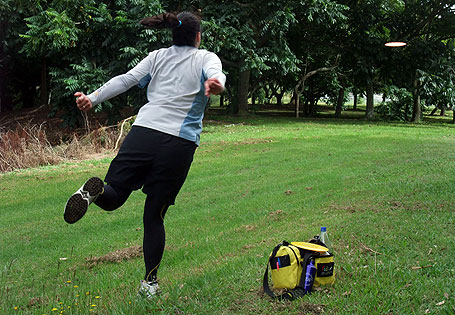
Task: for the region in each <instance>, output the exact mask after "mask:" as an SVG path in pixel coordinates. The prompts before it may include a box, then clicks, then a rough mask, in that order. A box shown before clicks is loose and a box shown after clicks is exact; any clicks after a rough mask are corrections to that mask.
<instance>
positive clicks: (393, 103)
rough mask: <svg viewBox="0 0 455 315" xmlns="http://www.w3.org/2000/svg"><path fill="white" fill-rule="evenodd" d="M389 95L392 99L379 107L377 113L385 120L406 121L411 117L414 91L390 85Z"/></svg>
mask: <svg viewBox="0 0 455 315" xmlns="http://www.w3.org/2000/svg"><path fill="white" fill-rule="evenodd" d="M387 95H390V101H387V102H384V103H381V105H379V106H378V107H377V109H376V110H377V114H378V116H379V117H380V118H382V119H384V120H398V121H406V120H408V119H409V117H408V115H409V108H410V107H411V106H412V93H410V92H409V91H408V90H407V89H405V88H399V87H396V86H393V85H392V86H389V87H388V89H387Z"/></svg>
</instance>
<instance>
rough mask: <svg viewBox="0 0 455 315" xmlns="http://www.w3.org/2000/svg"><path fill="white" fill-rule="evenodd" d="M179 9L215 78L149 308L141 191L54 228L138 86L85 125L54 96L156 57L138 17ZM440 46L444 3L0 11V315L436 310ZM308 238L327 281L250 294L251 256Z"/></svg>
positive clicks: (449, 87) (449, 90)
mask: <svg viewBox="0 0 455 315" xmlns="http://www.w3.org/2000/svg"><path fill="white" fill-rule="evenodd" d="M181 10H190V11H193V12H196V13H198V14H200V15H201V16H202V17H203V23H202V26H203V43H202V48H205V49H208V50H210V51H214V52H215V53H217V55H218V56H220V58H221V60H222V62H223V69H224V71H225V72H226V75H227V78H228V81H227V89H226V92H225V93H224V94H222V95H221V96H220V97H213V98H212V99H211V101H210V104H209V108H208V110H207V113H206V118H205V121H204V126H205V129H204V132H203V135H202V144H201V146H200V148H199V149H198V150H197V153H196V156H195V162H194V164H193V166H192V169H191V172H190V174H189V176H188V180H187V183H186V184H185V185H184V187H183V189H182V192H181V194H180V195H179V197H178V199H177V204H176V205H175V206H174V207H173V208H172V209H171V211H170V212H169V213H168V215H167V219H166V229H167V247H166V251H165V257H164V261H163V266H162V268H161V269H160V277H161V278H162V280H161V285H162V287H163V289H164V291H165V294H164V295H163V296H162V297H161V298H160V299H157V300H156V301H153V302H149V303H148V302H145V301H142V300H140V299H137V297H136V292H137V286H138V284H137V283H138V279H140V277H141V275H142V264H143V263H142V259H141V253H140V244H141V234H142V230H141V216H142V213H141V212H142V207H143V199H144V196H143V195H142V194H141V193H140V192H137V193H135V194H133V195H132V197H131V199H130V200H129V201H128V203H127V204H125V206H124V207H122V209H120V210H118V211H116V212H114V213H104V212H101V211H99V209H98V211H97V209H93V210H91V211H90V212H89V213H88V214H87V218H84V220H83V221H81V222H80V224H76V225H67V224H65V223H64V222H63V220H62V208H63V204H64V202H65V201H66V199H67V198H68V194H69V193H71V192H73V191H74V187H79V186H80V184H81V183H82V182H84V180H85V179H86V178H87V177H88V176H92V175H96V176H100V177H103V176H104V174H105V171H106V170H107V167H108V165H109V162H110V160H111V159H112V157H113V155H114V154H115V152H116V150H117V149H118V145H119V143H121V140H122V139H123V137H124V136H125V133H127V132H128V130H129V128H130V124H131V122H132V120H133V119H134V115H135V113H136V112H137V110H138V109H139V108H140V106H141V105H142V104H144V103H145V101H146V100H145V91H144V90H141V89H139V88H134V89H132V90H131V91H129V92H128V93H125V94H123V95H122V96H119V97H117V98H115V99H113V100H111V101H109V102H105V103H103V104H100V105H99V106H98V107H97V108H96V109H95V110H94V111H92V112H90V113H89V114H87V115H84V114H81V113H80V112H79V111H78V110H77V109H76V107H75V105H74V97H73V94H74V92H76V91H83V92H91V91H93V90H94V89H96V88H97V87H99V86H100V85H101V84H103V83H104V82H105V81H107V80H108V79H109V78H110V77H112V76H114V75H117V74H121V73H124V72H126V71H128V69H130V68H131V67H133V66H134V65H135V64H136V63H137V62H139V61H140V60H141V59H142V58H143V57H145V56H146V55H147V52H149V51H151V50H154V49H158V48H161V47H167V46H169V45H170V41H171V37H170V33H169V32H166V31H154V30H144V29H142V28H141V27H140V25H139V23H138V21H139V20H140V19H141V18H143V17H145V16H150V15H154V14H158V13H161V12H165V11H181ZM454 38H455V12H454V3H453V1H432V0H428V1H409V0H408V1H399V0H388V1H382V0H379V1H328V0H314V1H279V0H278V1H273V2H269V1H142V0H137V1H121V0H118V1H72V0H68V1H57V0H54V1H9V0H6V1H3V2H2V10H1V11H0V40H1V46H0V62H1V64H0V171H1V172H2V173H0V210H1V211H0V224H1V225H0V235H1V236H0V249H1V251H0V268H1V270H0V272H1V277H0V295H1V296H2V298H1V301H0V312H1V313H2V314H3V313H4V314H15V313H19V314H52V313H73V314H85V313H89V312H91V313H98V314H143V313H167V314H212V313H213V314H215V313H217V314H218V313H220V314H227V313H237V314H256V313H266V314H267V313H284V314H319V313H346V314H351V313H359V314H371V313H381V314H382V313H390V314H394V313H405V314H409V313H416V314H424V313H441V314H452V313H454V312H455V306H454V302H453V301H454V298H453V297H454V295H455V287H454V285H453V277H454V273H455V271H454V267H453V266H454V262H455V259H454V258H453V255H452V252H453V248H454V245H455V237H454V234H453V225H454V211H453V209H454V202H453V198H452V190H453V186H454V179H453V172H454V163H453V161H454V158H455V156H454V155H455V153H454V152H453V150H452V148H453V145H454V144H455V143H454V142H455V135H454V132H453V131H454V130H453V128H454V127H453V114H452V112H453V105H454V100H455V90H454V86H453V85H454V77H455V71H454V61H453V57H454V54H455V50H454ZM390 41H403V42H406V44H407V45H406V46H404V47H397V48H390V47H386V46H385V45H384V44H385V43H387V42H390ZM321 226H327V227H328V231H329V235H330V236H331V238H332V241H333V243H334V252H335V259H336V264H337V282H336V284H335V285H334V286H333V287H328V288H323V289H321V290H318V291H316V292H314V293H313V294H312V295H309V296H305V297H304V298H303V299H300V300H298V301H295V302H292V303H283V302H273V301H271V300H269V299H268V298H267V297H265V296H263V294H262V291H261V278H262V273H263V270H264V269H265V264H266V262H267V257H268V254H269V252H270V250H271V249H272V248H273V247H274V246H275V245H276V244H277V243H278V242H280V241H282V240H283V239H286V240H289V241H292V240H308V239H309V238H311V237H312V236H313V235H315V234H317V233H318V231H319V228H320V227H321Z"/></svg>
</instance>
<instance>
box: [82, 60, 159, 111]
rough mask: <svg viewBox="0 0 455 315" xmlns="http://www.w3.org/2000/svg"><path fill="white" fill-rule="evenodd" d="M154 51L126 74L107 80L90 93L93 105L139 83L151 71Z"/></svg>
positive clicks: (89, 96)
mask: <svg viewBox="0 0 455 315" xmlns="http://www.w3.org/2000/svg"><path fill="white" fill-rule="evenodd" d="M151 55H152V53H150V54H149V55H148V56H147V57H145V58H144V59H143V60H142V61H141V62H139V63H138V64H137V65H136V66H135V67H134V68H133V69H131V70H130V71H128V72H127V73H125V74H121V75H118V76H116V77H113V78H112V79H110V80H109V81H107V82H106V83H105V84H104V85H103V86H102V87H100V88H99V89H97V90H96V91H94V92H93V93H91V94H90V95H88V98H89V99H90V100H91V101H92V104H93V105H97V104H99V103H102V102H104V101H107V100H109V99H111V98H113V97H115V96H117V95H119V94H121V93H123V92H125V91H127V90H129V89H130V88H131V87H133V86H135V85H137V84H138V83H139V81H140V80H141V79H142V78H144V77H145V76H147V75H148V74H149V73H150V69H151V66H152V65H151V60H153V58H151Z"/></svg>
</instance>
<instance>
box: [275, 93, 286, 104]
mask: <svg viewBox="0 0 455 315" xmlns="http://www.w3.org/2000/svg"><path fill="white" fill-rule="evenodd" d="M283 95H284V93H276V95H275V97H276V104H277V105H278V106H281V105H283Z"/></svg>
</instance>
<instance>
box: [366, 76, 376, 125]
mask: <svg viewBox="0 0 455 315" xmlns="http://www.w3.org/2000/svg"><path fill="white" fill-rule="evenodd" d="M366 93H367V108H366V112H365V118H366V119H368V120H370V119H373V118H374V97H373V96H374V89H373V81H372V80H371V79H370V78H369V79H368V80H367V90H366Z"/></svg>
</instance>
